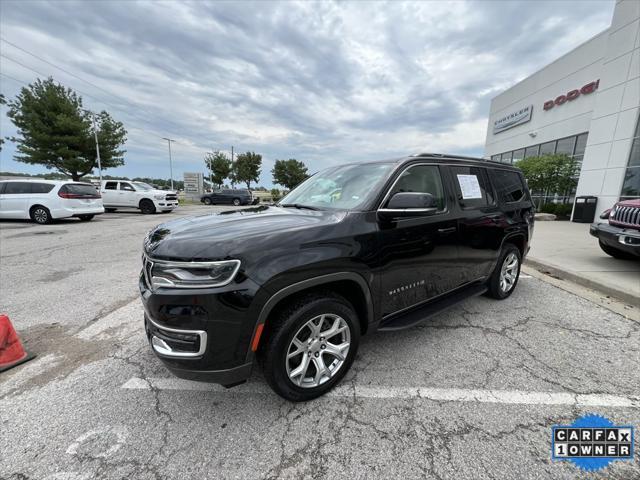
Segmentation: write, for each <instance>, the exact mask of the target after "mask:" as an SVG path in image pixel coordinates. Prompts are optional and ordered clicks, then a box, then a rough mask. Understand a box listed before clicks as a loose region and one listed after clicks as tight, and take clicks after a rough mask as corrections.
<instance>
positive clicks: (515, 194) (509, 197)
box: [491, 170, 524, 203]
mask: <svg viewBox="0 0 640 480" xmlns="http://www.w3.org/2000/svg"><path fill="white" fill-rule="evenodd" d="M491 178H492V179H493V184H494V186H495V187H496V193H497V194H498V198H500V200H502V201H503V202H508V203H509V202H519V201H520V200H522V199H523V198H524V186H523V185H522V180H521V178H520V175H519V174H518V172H509V171H507V170H491Z"/></svg>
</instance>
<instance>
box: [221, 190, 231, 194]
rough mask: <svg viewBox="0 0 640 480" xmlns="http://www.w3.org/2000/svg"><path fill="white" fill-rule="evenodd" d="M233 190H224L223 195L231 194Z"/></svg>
mask: <svg viewBox="0 0 640 480" xmlns="http://www.w3.org/2000/svg"><path fill="white" fill-rule="evenodd" d="M232 193H233V192H232V191H231V190H222V194H223V195H231V194H232Z"/></svg>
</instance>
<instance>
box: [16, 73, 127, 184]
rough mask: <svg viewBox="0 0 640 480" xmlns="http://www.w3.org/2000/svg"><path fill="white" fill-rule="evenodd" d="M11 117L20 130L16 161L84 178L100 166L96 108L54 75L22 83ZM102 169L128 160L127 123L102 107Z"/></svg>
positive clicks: (98, 126) (99, 130)
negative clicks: (88, 108) (90, 107)
mask: <svg viewBox="0 0 640 480" xmlns="http://www.w3.org/2000/svg"><path fill="white" fill-rule="evenodd" d="M8 115H9V118H11V120H12V121H13V123H14V124H15V126H16V127H17V129H18V137H15V138H12V139H11V140H13V141H15V142H17V152H18V155H16V156H15V160H16V161H18V162H23V163H28V164H32V165H44V167H45V168H47V169H49V170H50V169H55V170H57V171H59V172H60V173H63V174H65V175H68V176H70V177H71V178H72V179H73V180H79V179H80V178H81V177H82V176H84V175H86V174H88V173H91V171H92V170H93V169H94V168H96V167H97V160H96V159H97V156H96V144H95V139H94V130H93V129H94V127H93V121H92V118H91V115H92V113H91V112H88V111H86V110H84V109H83V108H82V98H81V97H80V96H79V95H77V94H76V93H75V92H74V91H73V90H71V89H69V88H65V87H64V86H62V85H60V84H58V83H55V82H54V81H53V78H48V79H46V80H40V79H38V80H36V81H35V82H34V83H32V84H30V85H29V86H28V87H23V88H22V89H21V91H20V93H19V94H18V96H17V97H16V98H15V99H14V100H12V101H10V102H9V112H8ZM95 123H96V128H97V133H98V142H99V144H100V163H101V166H102V168H103V169H107V168H113V167H118V166H120V165H124V159H123V155H124V153H125V150H122V149H121V147H122V146H123V145H124V143H125V141H126V135H127V132H126V130H125V129H124V127H123V125H122V123H120V122H117V121H115V120H114V119H113V118H111V116H110V115H109V114H108V113H107V112H105V111H102V112H100V113H99V114H97V115H96V118H95Z"/></svg>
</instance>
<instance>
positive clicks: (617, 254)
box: [598, 241, 637, 260]
mask: <svg viewBox="0 0 640 480" xmlns="http://www.w3.org/2000/svg"><path fill="white" fill-rule="evenodd" d="M598 243H599V244H600V248H601V249H602V251H603V252H604V253H606V254H607V255H610V256H612V257H613V258H617V259H620V260H631V259H634V258H637V257H634V256H633V255H631V254H629V253H627V252H623V251H622V250H618V249H617V248H613V247H610V246H609V245H605V244H604V243H602V242H601V241H598Z"/></svg>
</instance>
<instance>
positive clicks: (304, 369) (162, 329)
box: [139, 154, 534, 401]
mask: <svg viewBox="0 0 640 480" xmlns="http://www.w3.org/2000/svg"><path fill="white" fill-rule="evenodd" d="M533 214H534V206H533V203H532V201H531V197H530V195H529V191H528V189H527V186H526V183H525V181H524V178H523V176H522V173H521V172H520V170H518V169H517V168H515V167H512V166H509V165H505V164H499V163H493V162H489V161H482V160H478V159H471V158H465V157H452V156H445V155H436V154H421V155H416V156H410V157H405V158H401V159H398V160H390V161H383V162H373V163H363V164H349V165H342V166H338V167H332V168H329V169H327V170H325V171H323V172H320V173H317V174H315V175H314V176H312V177H310V178H309V179H307V180H306V181H305V182H303V183H302V184H300V185H299V186H298V187H296V188H295V189H294V190H293V191H291V192H290V193H289V194H288V195H287V196H285V197H284V198H283V199H282V200H281V201H280V202H279V203H277V204H275V205H269V206H266V205H265V206H259V207H253V208H249V209H245V210H237V211H227V212H222V213H220V214H217V215H203V216H197V217H191V218H183V219H179V220H174V221H172V222H168V223H165V224H162V225H159V226H158V227H156V228H155V229H154V230H152V231H151V232H149V234H148V235H147V237H146V238H145V241H144V252H143V269H142V273H141V276H140V282H139V288H140V292H141V294H142V302H143V304H144V309H145V328H146V332H147V335H148V338H149V341H150V344H151V348H152V349H153V351H154V352H155V353H156V355H157V356H158V357H159V358H160V359H161V360H162V361H163V362H164V364H165V365H166V366H167V367H168V368H169V370H171V371H172V372H173V373H174V374H176V375H177V376H179V377H183V378H188V379H193V380H202V381H210V382H215V383H220V384H222V385H225V386H232V385H234V384H237V383H239V382H242V381H244V380H246V379H247V378H248V377H249V374H250V372H251V369H252V367H253V364H254V363H255V362H256V360H258V361H259V362H261V363H262V366H263V370H264V374H265V377H266V379H267V381H268V382H269V384H270V385H271V387H272V388H273V389H274V390H275V391H276V392H277V393H278V394H280V395H281V396H283V397H284V398H287V399H289V400H292V401H302V400H309V399H311V398H314V397H317V396H319V395H322V394H323V393H325V392H327V391H328V390H329V389H331V388H332V387H333V386H334V385H336V383H338V382H339V381H340V379H341V378H342V377H343V376H344V375H345V373H346V372H347V370H348V369H349V367H350V366H351V364H352V363H353V361H354V358H355V356H356V351H357V350H358V343H359V339H360V336H361V335H363V334H369V333H372V332H375V331H377V330H400V329H404V328H409V327H412V326H414V325H416V324H417V323H419V322H421V321H423V320H425V319H426V318H428V317H429V316H431V315H434V314H436V313H438V312H441V311H442V310H444V309H445V308H447V307H449V306H451V305H453V304H456V303H458V302H460V301H462V300H464V299H466V298H469V297H471V296H474V295H479V294H483V293H486V294H488V295H489V296H491V297H493V298H496V299H505V298H507V297H509V295H511V294H512V293H513V291H514V289H515V287H516V285H517V283H518V277H519V273H520V265H521V262H522V259H523V258H524V256H525V255H526V254H527V252H528V250H529V243H530V241H531V236H532V233H533V225H534V217H533Z"/></svg>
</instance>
